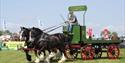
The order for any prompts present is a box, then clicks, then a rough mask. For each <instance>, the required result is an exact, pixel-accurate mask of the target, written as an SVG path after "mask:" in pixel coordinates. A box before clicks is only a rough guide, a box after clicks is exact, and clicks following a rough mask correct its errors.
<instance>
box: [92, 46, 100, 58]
mask: <svg viewBox="0 0 125 63" xmlns="http://www.w3.org/2000/svg"><path fill="white" fill-rule="evenodd" d="M94 48H95V56H94V58H101V56H102V48H101V46H98V45H95V47H94Z"/></svg>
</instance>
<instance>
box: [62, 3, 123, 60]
mask: <svg viewBox="0 0 125 63" xmlns="http://www.w3.org/2000/svg"><path fill="white" fill-rule="evenodd" d="M68 10H69V11H74V12H77V11H84V12H83V26H81V25H72V35H71V37H72V41H71V45H69V46H70V51H71V50H72V54H73V55H69V53H67V51H69V49H66V55H67V58H71V57H73V58H77V55H78V53H79V52H80V54H81V57H82V59H83V60H90V59H94V58H101V56H102V52H107V57H108V58H110V59H117V58H118V57H119V54H120V50H119V47H118V44H120V43H121V42H122V40H119V39H116V40H103V39H87V38H86V26H85V13H86V11H87V6H86V5H80V6H70V7H69V8H68ZM65 30H66V26H64V27H63V31H65ZM63 33H65V34H68V33H66V32H63Z"/></svg>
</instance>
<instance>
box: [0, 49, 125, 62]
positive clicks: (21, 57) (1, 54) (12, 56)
mask: <svg viewBox="0 0 125 63" xmlns="http://www.w3.org/2000/svg"><path fill="white" fill-rule="evenodd" d="M120 53H121V54H120V57H119V59H116V60H111V59H108V58H107V57H106V53H103V56H102V58H100V59H94V60H82V59H81V57H80V54H79V57H78V59H75V60H72V61H66V62H65V63H125V49H120ZM0 63H28V62H27V61H26V59H25V53H24V52H23V51H12V50H4V51H0ZM54 63H56V62H54Z"/></svg>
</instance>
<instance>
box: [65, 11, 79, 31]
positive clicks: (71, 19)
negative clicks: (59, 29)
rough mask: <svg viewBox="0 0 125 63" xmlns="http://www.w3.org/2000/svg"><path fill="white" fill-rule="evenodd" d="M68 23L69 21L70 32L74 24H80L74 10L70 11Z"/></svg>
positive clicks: (68, 28)
mask: <svg viewBox="0 0 125 63" xmlns="http://www.w3.org/2000/svg"><path fill="white" fill-rule="evenodd" d="M66 23H68V26H67V31H68V32H69V33H71V29H72V25H78V21H77V18H76V16H75V15H74V13H73V11H69V14H68V20H67V21H66Z"/></svg>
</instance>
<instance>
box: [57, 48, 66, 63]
mask: <svg viewBox="0 0 125 63" xmlns="http://www.w3.org/2000/svg"><path fill="white" fill-rule="evenodd" d="M60 52H61V53H62V58H61V60H59V61H58V63H64V62H65V61H66V60H67V58H66V57H65V51H64V48H63V49H61V50H60Z"/></svg>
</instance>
